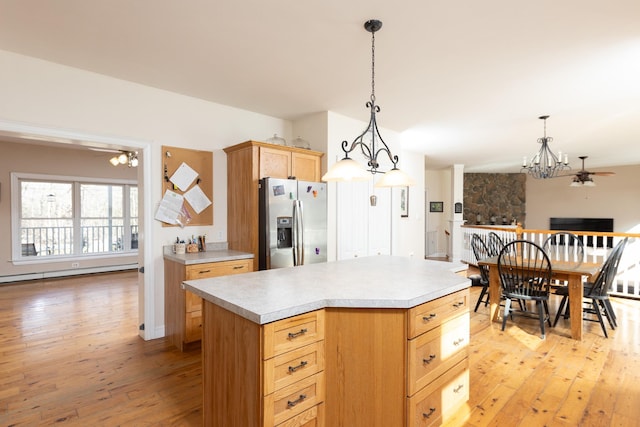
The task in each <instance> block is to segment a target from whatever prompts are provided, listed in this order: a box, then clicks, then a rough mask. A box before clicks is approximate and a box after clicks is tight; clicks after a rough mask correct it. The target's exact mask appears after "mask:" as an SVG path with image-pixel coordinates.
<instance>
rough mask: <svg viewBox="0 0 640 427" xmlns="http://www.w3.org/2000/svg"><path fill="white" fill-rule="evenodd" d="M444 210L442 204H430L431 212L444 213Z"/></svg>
mask: <svg viewBox="0 0 640 427" xmlns="http://www.w3.org/2000/svg"><path fill="white" fill-rule="evenodd" d="M443 208H444V206H443V203H442V202H429V212H442V210H443Z"/></svg>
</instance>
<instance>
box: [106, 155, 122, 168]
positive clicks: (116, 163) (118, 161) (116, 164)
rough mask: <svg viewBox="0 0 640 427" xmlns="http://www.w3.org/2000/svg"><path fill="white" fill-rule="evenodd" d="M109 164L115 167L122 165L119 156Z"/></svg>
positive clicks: (110, 160)
mask: <svg viewBox="0 0 640 427" xmlns="http://www.w3.org/2000/svg"><path fill="white" fill-rule="evenodd" d="M109 163H111V164H112V165H113V166H118V165H119V164H120V160H118V156H114V157H112V158H111V159H109Z"/></svg>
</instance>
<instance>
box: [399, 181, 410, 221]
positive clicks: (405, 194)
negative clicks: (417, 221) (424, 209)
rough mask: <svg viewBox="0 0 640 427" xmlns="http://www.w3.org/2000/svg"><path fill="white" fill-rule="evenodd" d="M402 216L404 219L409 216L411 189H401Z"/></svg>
mask: <svg viewBox="0 0 640 427" xmlns="http://www.w3.org/2000/svg"><path fill="white" fill-rule="evenodd" d="M400 216H401V217H403V218H407V217H408V216H409V187H402V188H401V189H400Z"/></svg>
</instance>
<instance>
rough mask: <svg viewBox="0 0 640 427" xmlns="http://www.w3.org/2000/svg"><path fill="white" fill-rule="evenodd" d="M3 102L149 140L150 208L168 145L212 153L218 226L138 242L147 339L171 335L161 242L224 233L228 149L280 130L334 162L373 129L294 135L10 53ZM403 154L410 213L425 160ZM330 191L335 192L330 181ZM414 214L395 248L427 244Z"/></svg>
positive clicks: (40, 119)
mask: <svg viewBox="0 0 640 427" xmlns="http://www.w3.org/2000/svg"><path fill="white" fill-rule="evenodd" d="M0 99H2V102H1V103H0V121H4V122H8V123H21V124H25V125H27V126H33V127H38V128H42V129H59V130H62V131H65V132H66V131H69V132H72V133H79V134H86V135H96V136H102V137H114V140H120V139H122V140H133V141H141V144H142V143H145V144H148V145H150V156H148V158H147V159H146V161H147V162H148V165H149V169H150V171H146V173H148V176H149V177H150V179H149V182H141V183H140V185H142V186H143V187H142V188H144V191H145V192H147V191H150V192H151V197H150V201H151V203H150V204H151V205H152V206H151V207H150V208H151V211H153V210H155V206H156V205H157V204H158V203H159V201H160V199H161V197H162V194H161V192H162V188H161V184H162V182H161V178H162V172H161V171H162V155H161V146H162V145H169V146H176V147H184V148H193V149H197V150H208V151H212V152H213V155H214V171H213V182H214V188H213V206H214V224H213V226H211V227H189V228H188V229H186V230H180V229H177V228H174V227H162V225H161V223H159V222H158V221H155V220H152V224H151V230H150V233H149V234H150V235H146V236H144V237H142V236H141V237H142V238H144V239H145V240H144V241H141V242H140V244H141V247H143V246H144V245H147V246H148V247H150V252H149V253H150V254H151V255H150V257H147V258H146V259H144V266H145V271H146V276H147V280H149V278H152V284H153V292H150V293H148V294H146V295H144V298H145V300H147V301H150V303H149V304H145V305H149V307H150V311H152V315H151V316H150V318H151V319H152V321H151V324H147V325H146V332H145V336H146V337H147V338H154V337H160V336H162V335H163V334H164V329H163V328H164V297H163V295H164V274H163V260H162V246H163V245H166V244H169V243H171V242H172V241H174V240H175V238H176V235H185V236H186V235H191V234H207V236H208V238H209V240H210V241H225V240H226V234H227V221H226V217H227V210H226V199H227V192H226V188H227V176H226V156H225V154H224V152H223V151H222V148H224V147H227V146H230V145H233V144H236V143H239V142H242V141H245V140H249V139H257V140H264V139H267V138H269V137H270V136H273V134H274V133H277V134H278V135H280V136H283V137H284V138H285V139H287V140H288V141H291V140H293V138H295V137H296V136H298V135H300V136H302V137H303V138H305V139H307V140H309V141H310V142H311V144H312V148H314V149H317V150H320V151H325V152H326V153H327V154H326V156H325V159H326V160H325V161H326V162H327V163H329V164H332V163H333V162H335V160H336V156H337V155H338V153H339V152H341V150H340V143H341V141H342V140H344V139H347V140H348V141H352V140H353V138H355V137H356V136H357V135H358V134H359V133H360V132H362V130H363V129H364V128H365V127H366V123H364V122H360V121H357V120H352V119H348V118H346V117H343V116H339V115H337V114H333V113H331V112H327V113H318V114H317V115H311V116H308V117H304V118H302V119H300V120H299V121H296V125H295V134H294V124H293V123H291V122H289V121H286V120H282V119H278V118H274V117H268V116H265V115H261V114H256V113H252V112H249V111H245V110H240V109H236V108H232V107H228V106H224V105H220V104H215V103H211V102H207V101H204V100H201V99H196V98H191V97H187V96H182V95H178V94H175V93H171V92H167V91H163V90H158V89H154V88H150V87H146V86H142V85H139V84H135V83H131V82H126V81H122V80H118V79H114V78H111V77H107V76H103V75H98V74H95V73H90V72H87V71H83V70H79V69H74V68H70V67H66V66H62V65H58V64H54V63H50V62H46V61H42V60H38V59H35V58H30V57H25V56H22V55H17V54H14V53H11V52H6V51H0ZM380 131H381V132H382V134H383V135H384V137H385V141H386V142H387V143H388V144H389V145H390V146H391V148H392V150H393V151H394V152H395V151H399V150H396V148H395V147H394V144H397V140H398V135H397V134H396V133H394V132H390V131H386V130H384V129H380ZM105 139H106V138H105ZM323 144H326V145H325V146H326V150H325V149H323ZM119 148H126V147H119ZM399 155H400V158H401V166H402V168H403V169H405V170H407V172H409V171H411V173H412V174H413V173H416V176H415V178H416V182H417V183H418V185H416V187H413V188H412V190H411V191H412V192H411V197H412V199H411V205H410V210H411V214H412V215H413V210H414V209H418V206H419V203H421V202H420V194H421V193H423V187H422V186H421V184H420V183H421V182H422V175H421V171H422V168H421V166H419V165H418V164H420V165H421V164H422V157H421V156H419V160H418V158H416V159H413V158H412V156H410V155H405V154H399ZM340 157H341V156H339V155H338V158H340ZM139 170H142V168H140V169H139ZM323 170H326V169H323ZM142 176H144V175H142V172H140V173H139V175H138V179H141V177H142ZM0 184H2V188H3V189H4V188H8V184H7V183H0ZM329 191H330V194H331V186H330V190H329ZM413 200H415V201H416V203H413ZM329 209H330V210H329V212H330V215H329V224H328V225H329V232H330V236H329V242H328V243H329V247H328V251H329V253H328V256H329V259H335V231H334V232H333V235H331V233H332V230H335V215H336V213H335V212H336V205H335V200H333V199H331V198H330V200H329ZM397 209H399V207H397ZM332 212H333V214H332ZM409 218H410V219H409V221H405V224H403V226H402V227H399V226H398V222H399V220H400V218H399V214H397V215H396V214H394V215H393V224H392V227H393V230H394V231H393V235H394V242H393V243H392V245H393V248H394V253H398V254H408V253H410V252H414V253H416V254H417V253H418V247H419V246H421V245H423V243H422V241H423V235H424V233H423V231H424V228H423V227H422V229H421V230H422V231H418V232H412V231H411V230H412V226H413V225H415V226H416V227H418V228H419V227H420V225H419V224H417V223H418V222H419V221H418V218H419V213H416V215H415V218H416V220H415V221H413V220H412V217H411V216H410V217H409ZM147 220H149V218H147ZM414 222H415V223H416V224H414ZM418 242H419V243H418ZM332 245H333V247H332ZM149 258H150V259H149ZM141 304H142V301H141ZM148 316H149V313H146V314H145V318H149V317H148Z"/></svg>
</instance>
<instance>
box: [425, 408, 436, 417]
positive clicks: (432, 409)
mask: <svg viewBox="0 0 640 427" xmlns="http://www.w3.org/2000/svg"><path fill="white" fill-rule="evenodd" d="M434 412H436V408H429V412H423V413H422V417H423V418H429V417H431V415H433V413H434Z"/></svg>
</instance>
